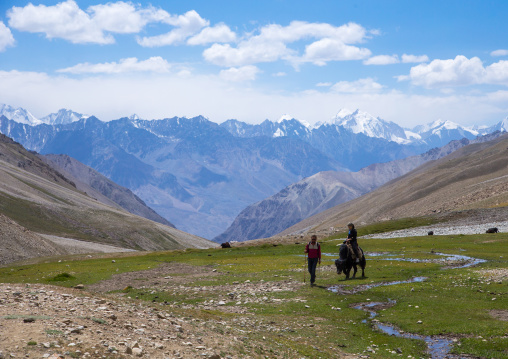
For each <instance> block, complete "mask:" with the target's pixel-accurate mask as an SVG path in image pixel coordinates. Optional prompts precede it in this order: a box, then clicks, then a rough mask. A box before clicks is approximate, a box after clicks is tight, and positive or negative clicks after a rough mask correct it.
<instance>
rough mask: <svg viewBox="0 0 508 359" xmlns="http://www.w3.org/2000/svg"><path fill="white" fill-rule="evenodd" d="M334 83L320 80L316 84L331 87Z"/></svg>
mask: <svg viewBox="0 0 508 359" xmlns="http://www.w3.org/2000/svg"><path fill="white" fill-rule="evenodd" d="M332 85H333V83H331V82H318V83H317V84H316V86H317V87H330V86H332Z"/></svg>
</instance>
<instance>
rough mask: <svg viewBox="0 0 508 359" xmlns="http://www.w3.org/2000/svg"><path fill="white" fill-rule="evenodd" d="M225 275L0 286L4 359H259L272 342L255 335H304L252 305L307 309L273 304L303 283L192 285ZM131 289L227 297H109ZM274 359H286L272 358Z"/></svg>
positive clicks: (174, 270) (170, 270) (178, 271)
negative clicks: (74, 285)
mask: <svg viewBox="0 0 508 359" xmlns="http://www.w3.org/2000/svg"><path fill="white" fill-rule="evenodd" d="M183 273H185V277H183V276H182V274H183ZM218 275H220V274H218V273H217V272H216V271H214V270H213V269H212V268H208V267H193V266H188V265H181V264H178V265H175V264H164V265H162V266H161V267H158V268H154V269H150V270H147V271H140V272H131V273H123V274H117V275H114V276H113V277H112V278H111V279H109V280H106V281H103V282H100V283H97V284H95V285H93V286H90V287H87V288H84V289H76V288H62V287H56V286H49V285H39V284H26V285H21V284H0V293H1V294H0V358H52V359H55V358H132V357H144V358H164V359H166V358H167V359H169V358H176V359H180V358H209V359H219V358H222V359H237V358H253V357H254V358H255V357H265V356H264V355H259V354H261V352H258V353H257V354H252V355H251V354H246V352H247V353H249V351H253V350H258V351H259V350H260V348H263V347H264V348H266V344H267V342H266V341H265V337H264V336H263V337H261V338H262V339H261V338H260V342H259V343H258V342H256V341H255V340H252V338H250V339H248V338H247V336H246V335H248V334H249V333H251V332H259V333H266V334H261V335H278V334H283V333H288V332H291V331H294V330H295V329H301V327H302V325H303V324H301V323H300V324H299V323H292V322H287V323H286V322H280V321H279V322H275V321H271V320H269V319H267V320H266V321H265V320H262V319H259V318H255V317H254V315H253V313H250V312H249V309H247V307H246V306H244V304H247V303H265V304H266V303H272V304H273V305H275V306H277V305H283V304H284V301H287V300H291V301H301V302H302V303H301V305H302V307H303V306H304V305H306V303H305V300H303V299H298V298H295V299H277V298H274V297H273V294H275V293H278V292H283V291H289V290H296V289H297V287H299V286H301V285H303V284H302V283H299V282H298V281H296V280H291V279H288V280H282V281H279V282H264V281H260V282H257V283H251V282H250V281H249V280H246V281H243V282H233V283H230V284H225V285H221V286H213V287H211V286H208V287H204V286H203V287H199V286H186V285H185V281H188V280H189V279H190V278H192V277H195V278H201V279H206V278H213V277H216V276H218ZM129 283H130V284H132V283H135V286H136V288H138V289H146V290H147V291H149V290H152V289H153V288H154V287H157V288H160V289H161V290H164V291H165V292H167V293H174V294H179V295H181V294H186V295H188V294H191V295H192V294H194V293H196V296H197V295H198V293H199V296H203V295H205V296H206V293H203V292H206V291H214V292H215V291H216V292H219V293H225V294H224V295H222V294H219V295H217V293H212V294H214V295H212V296H211V297H213V298H215V299H209V300H206V301H204V302H203V301H201V302H199V303H196V304H188V303H187V304H183V303H179V302H177V301H173V302H169V303H168V302H162V303H150V302H147V301H141V300H138V299H137V298H129V297H127V296H126V295H125V292H124V291H121V290H120V291H119V292H117V293H106V292H109V291H112V290H113V291H114V290H116V289H123V288H125V286H126V285H127V284H129ZM149 288H150V289H149ZM203 313H209V315H203ZM263 342H265V343H263ZM275 353H276V352H275ZM295 355H296V353H295ZM269 357H278V356H277V355H275V356H274V355H273V353H272V354H271V355H270V356H269ZM340 357H344V358H354V357H355V356H342V355H341V356H340Z"/></svg>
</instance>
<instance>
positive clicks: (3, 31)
mask: <svg viewBox="0 0 508 359" xmlns="http://www.w3.org/2000/svg"><path fill="white" fill-rule="evenodd" d="M14 43H15V41H14V36H12V32H11V30H10V29H9V28H8V27H7V26H5V24H4V23H3V22H2V21H0V52H2V51H5V49H6V48H7V47H9V46H14Z"/></svg>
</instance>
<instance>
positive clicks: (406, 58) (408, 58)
mask: <svg viewBox="0 0 508 359" xmlns="http://www.w3.org/2000/svg"><path fill="white" fill-rule="evenodd" d="M428 61H429V57H428V56H427V55H407V54H403V55H402V62H403V63H405V64H407V63H412V62H413V63H418V62H428Z"/></svg>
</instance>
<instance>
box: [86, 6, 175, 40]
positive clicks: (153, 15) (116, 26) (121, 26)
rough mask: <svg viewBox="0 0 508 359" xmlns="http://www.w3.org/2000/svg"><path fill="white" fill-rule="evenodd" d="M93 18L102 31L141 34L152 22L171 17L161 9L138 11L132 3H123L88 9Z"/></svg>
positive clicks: (149, 8) (151, 8)
mask: <svg viewBox="0 0 508 359" xmlns="http://www.w3.org/2000/svg"><path fill="white" fill-rule="evenodd" d="M88 12H89V13H91V14H92V15H91V18H92V20H93V22H94V23H96V24H97V25H98V26H99V27H100V28H101V29H102V30H104V31H110V32H114V33H118V34H133V33H138V32H140V31H141V30H142V29H143V28H144V27H145V25H146V24H148V23H150V22H161V21H165V20H167V19H168V18H169V17H170V15H169V14H168V13H167V12H166V11H164V10H161V9H156V8H154V7H148V8H147V9H136V8H135V7H134V6H133V5H132V3H125V2H122V1H119V2H116V3H107V4H105V5H95V6H90V7H89V8H88Z"/></svg>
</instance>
